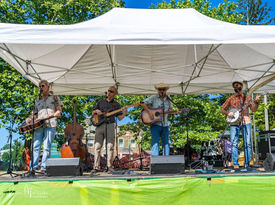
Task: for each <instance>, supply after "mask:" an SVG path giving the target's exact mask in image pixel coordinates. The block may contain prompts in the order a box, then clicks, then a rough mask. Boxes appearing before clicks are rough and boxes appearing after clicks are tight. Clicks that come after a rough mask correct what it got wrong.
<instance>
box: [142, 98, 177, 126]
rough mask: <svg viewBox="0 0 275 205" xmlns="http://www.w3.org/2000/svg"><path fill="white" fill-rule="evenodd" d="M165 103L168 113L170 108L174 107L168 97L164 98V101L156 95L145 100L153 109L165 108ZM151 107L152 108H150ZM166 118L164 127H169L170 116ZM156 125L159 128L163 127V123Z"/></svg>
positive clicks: (165, 109)
mask: <svg viewBox="0 0 275 205" xmlns="http://www.w3.org/2000/svg"><path fill="white" fill-rule="evenodd" d="M163 101H164V111H168V110H169V109H170V108H173V105H172V103H171V101H170V100H168V98H167V96H165V97H164V99H163V100H162V99H161V98H160V97H159V94H155V95H152V96H150V97H149V98H147V99H145V100H144V103H145V104H146V105H147V106H148V107H151V108H163ZM149 105H150V106H149ZM164 117H165V120H164V121H165V125H164V126H168V119H167V117H168V115H167V114H166V115H164ZM155 125H158V126H163V122H157V123H156V124H155Z"/></svg>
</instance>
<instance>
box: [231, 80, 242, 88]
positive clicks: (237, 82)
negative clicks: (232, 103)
mask: <svg viewBox="0 0 275 205" xmlns="http://www.w3.org/2000/svg"><path fill="white" fill-rule="evenodd" d="M235 83H239V84H241V85H243V83H242V82H240V81H234V82H233V83H232V87H233V85H234V84H235Z"/></svg>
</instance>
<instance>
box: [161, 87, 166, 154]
mask: <svg viewBox="0 0 275 205" xmlns="http://www.w3.org/2000/svg"><path fill="white" fill-rule="evenodd" d="M161 97H163V100H162V102H163V112H162V118H163V122H162V131H163V143H162V144H163V145H164V146H163V147H162V155H163V156H165V155H166V150H165V149H166V143H165V142H166V141H165V114H164V112H165V105H164V98H165V96H163V92H161Z"/></svg>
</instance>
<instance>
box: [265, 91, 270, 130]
mask: <svg viewBox="0 0 275 205" xmlns="http://www.w3.org/2000/svg"><path fill="white" fill-rule="evenodd" d="M264 105H265V106H266V105H267V95H264ZM264 117H265V130H266V131H267V130H269V122H268V110H267V109H266V108H265V109H264Z"/></svg>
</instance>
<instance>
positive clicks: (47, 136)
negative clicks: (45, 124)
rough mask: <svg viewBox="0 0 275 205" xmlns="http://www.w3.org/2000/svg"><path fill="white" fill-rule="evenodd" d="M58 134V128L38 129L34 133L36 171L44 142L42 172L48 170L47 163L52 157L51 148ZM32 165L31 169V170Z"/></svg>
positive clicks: (34, 163) (34, 167)
mask: <svg viewBox="0 0 275 205" xmlns="http://www.w3.org/2000/svg"><path fill="white" fill-rule="evenodd" d="M55 133H56V127H50V128H38V129H36V130H35V131H34V143H33V169H34V170H35V169H36V167H37V166H38V163H39V156H40V149H41V145H42V142H43V140H44V145H43V147H44V150H43V157H42V164H41V170H46V161H47V159H48V158H50V156H51V146H52V142H53V140H54V136H55ZM31 166H32V165H31V163H30V169H31Z"/></svg>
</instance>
